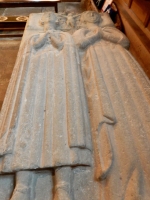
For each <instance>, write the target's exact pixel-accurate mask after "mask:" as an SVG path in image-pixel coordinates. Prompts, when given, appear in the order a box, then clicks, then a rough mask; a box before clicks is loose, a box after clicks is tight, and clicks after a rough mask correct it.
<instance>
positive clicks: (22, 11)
mask: <svg viewBox="0 0 150 200" xmlns="http://www.w3.org/2000/svg"><path fill="white" fill-rule="evenodd" d="M45 11H54V8H53V7H42V8H41V7H40V8H6V9H5V8H0V15H1V16H12V15H13V16H15V15H17V16H18V15H29V14H30V13H38V12H45ZM58 11H59V12H63V11H66V12H71V11H75V12H82V11H83V10H82V8H81V6H80V3H59V5H58ZM5 33H6V32H5ZM8 33H9V32H8ZM20 42H21V38H5V39H2V38H0V109H1V106H2V103H3V100H4V97H5V93H6V89H7V86H8V83H9V80H10V77H11V73H12V70H13V67H14V64H15V60H16V57H17V53H18V49H19V45H20Z"/></svg>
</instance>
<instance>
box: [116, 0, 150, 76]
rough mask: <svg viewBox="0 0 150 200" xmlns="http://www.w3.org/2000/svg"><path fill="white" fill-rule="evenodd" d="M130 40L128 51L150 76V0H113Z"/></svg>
mask: <svg viewBox="0 0 150 200" xmlns="http://www.w3.org/2000/svg"><path fill="white" fill-rule="evenodd" d="M114 1H115V3H116V4H117V6H118V9H119V13H120V16H121V19H122V22H123V25H124V31H125V34H126V35H127V37H128V38H129V40H130V44H131V45H130V52H131V53H132V54H133V55H134V57H135V58H136V60H137V61H138V62H139V63H140V65H141V66H142V68H143V70H144V71H145V73H146V74H147V76H148V77H149V78H150V1H146V0H143V1H141V0H114Z"/></svg>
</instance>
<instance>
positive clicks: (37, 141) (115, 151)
mask: <svg viewBox="0 0 150 200" xmlns="http://www.w3.org/2000/svg"><path fill="white" fill-rule="evenodd" d="M128 47H129V41H128V39H127V38H126V36H125V35H124V34H123V33H121V32H120V31H119V30H117V29H116V28H115V27H114V26H113V24H112V22H111V20H110V19H109V18H108V16H107V15H105V14H102V15H100V14H98V13H96V12H93V11H87V12H84V13H82V14H77V13H72V14H68V13H67V12H64V13H58V14H54V13H52V12H47V13H43V14H42V13H40V14H31V15H30V18H29V21H28V22H27V25H26V30H25V33H24V36H23V39H22V42H21V46H20V50H19V54H18V57H17V61H16V64H15V67H14V70H13V74H12V77H11V80H10V84H9V87H8V90H7V93H6V97H5V101H4V104H3V107H2V111H1V116H0V128H1V129H0V136H1V137H0V173H1V174H2V175H1V176H2V177H5V176H8V175H7V174H10V173H11V174H12V175H13V176H14V177H10V179H9V178H8V180H9V181H8V188H9V191H12V190H13V191H12V195H11V196H10V192H8V194H6V195H7V196H8V197H7V199H11V200H41V199H42V200H52V199H53V200H73V199H74V200H78V199H82V200H101V199H105V200H108V199H109V200H122V199H124V200H130V199H131V200H132V199H139V200H140V199H142V200H147V199H148V198H149V196H150V195H149V186H150V182H149V177H150V172H149V166H150V164H149V157H150V153H149V152H150V151H149V149H150V147H149V144H150V141H149V140H150V137H149V130H150V123H149V119H150V104H149V99H150V98H149V96H150V93H149V91H150V85H149V80H148V79H147V77H146V75H145V74H144V73H143V71H142V70H141V68H140V66H139V64H138V63H137V62H136V61H135V60H134V58H133V57H132V56H131V54H130V53H129V52H128V50H127V49H128ZM12 178H13V179H14V180H15V186H14V184H13V181H12ZM0 184H1V185H2V187H4V184H5V181H4V180H3V178H2V179H0ZM4 195H5V190H4V194H3V196H4ZM4 198H5V197H4Z"/></svg>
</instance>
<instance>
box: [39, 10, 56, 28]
mask: <svg viewBox="0 0 150 200" xmlns="http://www.w3.org/2000/svg"><path fill="white" fill-rule="evenodd" d="M40 23H41V25H42V26H44V27H45V28H46V29H49V28H48V27H49V25H51V26H52V25H53V27H54V28H56V26H57V25H58V23H59V22H58V17H57V14H55V13H54V12H45V13H44V14H43V15H42V17H41V20H40Z"/></svg>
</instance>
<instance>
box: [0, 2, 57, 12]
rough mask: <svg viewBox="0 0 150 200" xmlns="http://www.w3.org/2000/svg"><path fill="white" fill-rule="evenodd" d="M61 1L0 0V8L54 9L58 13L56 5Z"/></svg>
mask: <svg viewBox="0 0 150 200" xmlns="http://www.w3.org/2000/svg"><path fill="white" fill-rule="evenodd" d="M59 2H61V0H40V1H36V0H0V8H16V7H55V12H58V6H57V4H58V3H59Z"/></svg>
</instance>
